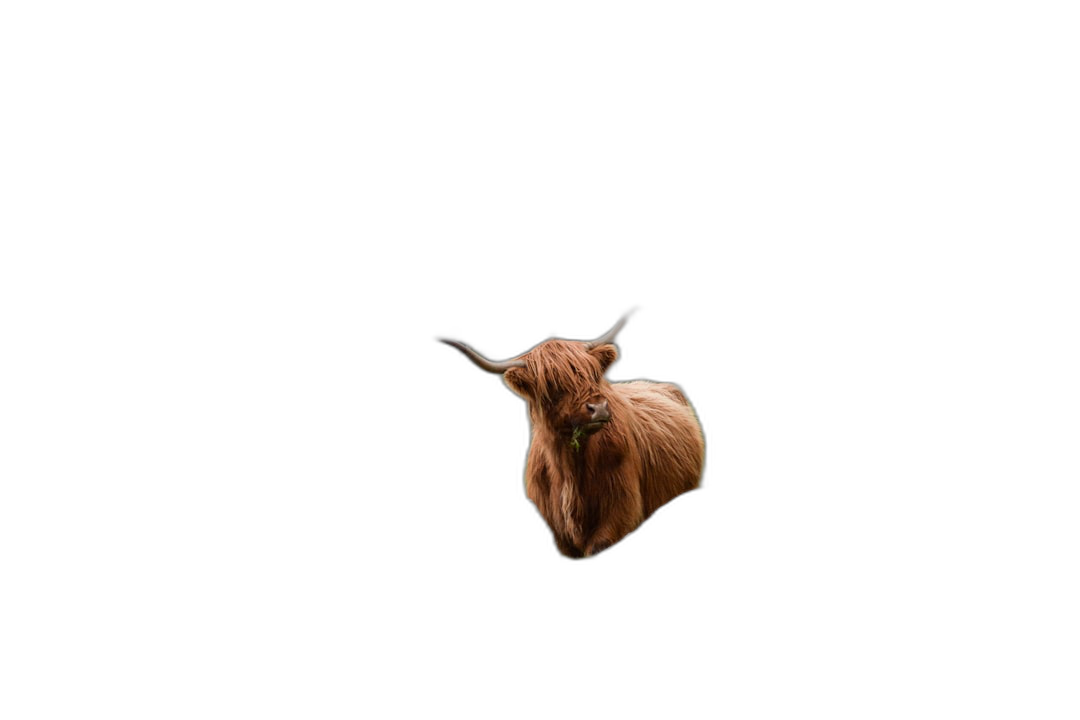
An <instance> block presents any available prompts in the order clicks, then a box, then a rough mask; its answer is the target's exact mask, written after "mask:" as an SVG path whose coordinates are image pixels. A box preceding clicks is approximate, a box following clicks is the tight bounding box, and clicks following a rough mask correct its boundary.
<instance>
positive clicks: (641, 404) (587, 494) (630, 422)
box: [451, 339, 705, 558]
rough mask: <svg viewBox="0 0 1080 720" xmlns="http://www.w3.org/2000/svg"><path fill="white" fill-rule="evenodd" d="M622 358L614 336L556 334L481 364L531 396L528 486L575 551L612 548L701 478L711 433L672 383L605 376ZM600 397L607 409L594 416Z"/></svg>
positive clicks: (561, 544) (561, 543) (558, 539)
mask: <svg viewBox="0 0 1080 720" xmlns="http://www.w3.org/2000/svg"><path fill="white" fill-rule="evenodd" d="M451 344H455V345H456V346H458V347H459V349H462V350H463V352H466V353H467V354H468V353H469V352H472V351H471V349H463V348H461V345H460V344H458V343H451ZM466 348H467V346H466ZM616 357H618V352H617V350H616V349H615V346H614V345H613V344H611V343H602V344H599V345H594V344H592V343H584V342H576V341H569V340H558V339H553V340H548V341H546V342H544V343H541V344H540V345H537V346H536V347H535V348H533V349H532V350H530V351H529V352H527V353H525V354H524V355H520V356H518V358H516V360H517V361H518V362H516V363H513V362H508V363H506V364H515V365H518V366H515V367H509V368H508V369H505V370H503V369H501V368H500V369H492V368H490V367H487V368H485V369H489V370H492V371H493V372H503V377H504V379H505V381H506V384H507V385H509V386H510V388H511V389H512V390H513V391H514V392H516V393H517V394H519V395H521V396H522V397H523V398H525V400H526V401H527V402H528V404H529V417H530V420H531V423H532V443H531V445H530V447H529V457H528V462H527V465H526V468H525V491H526V494H527V495H528V497H529V499H531V500H532V501H533V502H534V503H536V507H537V508H539V510H540V514H541V515H542V516H543V517H544V520H546V521H547V523H548V525H549V526H550V527H551V531H552V533H554V535H555V544H556V545H557V546H558V548H559V551H560V552H562V553H563V554H564V555H567V556H569V557H574V558H578V557H583V556H586V557H587V556H590V555H595V554H596V553H598V552H600V551H602V550H604V549H606V548H608V547H610V546H611V545H613V544H614V543H616V542H618V541H619V540H621V539H622V538H623V537H625V536H626V534H627V533H629V532H631V531H633V530H634V529H635V528H637V526H638V525H640V524H641V523H642V522H643V521H644V520H645V519H646V518H648V517H649V516H650V515H651V514H652V513H653V512H654V511H655V510H656V509H657V508H658V507H660V506H661V505H663V504H664V503H666V502H668V501H669V500H671V499H672V498H674V497H675V496H677V495H680V494H682V493H684V492H686V491H687V490H693V489H694V488H696V487H698V485H699V483H700V481H701V472H702V467H703V465H704V462H705V442H704V439H703V437H702V433H701V426H700V425H699V424H698V420H697V417H696V416H695V414H694V411H693V409H691V407H690V404H689V402H688V401H687V400H686V397H685V396H684V395H683V394H682V392H681V391H680V390H679V389H678V388H677V387H675V386H674V385H670V384H667V383H657V382H649V381H644V380H636V381H633V382H619V383H611V382H609V381H608V380H607V379H605V378H604V373H605V372H606V371H607V369H608V367H609V366H610V365H611V363H613V362H614V361H615V359H616ZM478 364H479V363H478ZM482 367H483V366H482ZM604 401H606V402H607V411H608V413H609V418H608V419H607V420H606V421H602V422H596V421H595V420H596V417H597V411H596V410H595V408H596V407H597V406H598V405H600V404H602V403H603V402H604ZM602 412H603V411H600V413H602Z"/></svg>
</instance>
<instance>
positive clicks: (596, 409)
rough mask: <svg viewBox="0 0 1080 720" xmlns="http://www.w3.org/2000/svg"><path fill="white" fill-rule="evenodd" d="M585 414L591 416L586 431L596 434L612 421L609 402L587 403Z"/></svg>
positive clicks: (585, 427)
mask: <svg viewBox="0 0 1080 720" xmlns="http://www.w3.org/2000/svg"><path fill="white" fill-rule="evenodd" d="M585 412H586V413H587V414H588V416H589V421H588V422H587V423H585V425H584V429H585V430H586V431H588V432H596V431H597V430H599V429H600V428H602V427H604V425H605V424H607V423H608V422H609V421H610V420H611V412H610V411H609V410H608V404H607V400H599V401H597V402H595V403H585Z"/></svg>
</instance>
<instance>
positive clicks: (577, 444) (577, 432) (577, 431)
mask: <svg viewBox="0 0 1080 720" xmlns="http://www.w3.org/2000/svg"><path fill="white" fill-rule="evenodd" d="M584 434H585V433H584V432H583V431H582V429H581V428H580V427H576V426H575V427H574V435H573V437H571V438H570V447H571V448H573V450H574V452H577V451H578V450H580V449H581V440H579V438H580V437H581V436H582V435H584Z"/></svg>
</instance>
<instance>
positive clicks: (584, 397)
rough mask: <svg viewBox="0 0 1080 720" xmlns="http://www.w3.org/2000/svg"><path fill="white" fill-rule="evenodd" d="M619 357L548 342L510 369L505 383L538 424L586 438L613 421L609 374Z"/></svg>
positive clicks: (609, 348)
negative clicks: (525, 402) (520, 364)
mask: <svg viewBox="0 0 1080 720" xmlns="http://www.w3.org/2000/svg"><path fill="white" fill-rule="evenodd" d="M617 357H618V351H617V350H616V349H615V346H614V345H611V344H608V343H605V344H603V345H599V346H596V347H590V346H589V345H588V344H587V343H582V342H572V341H567V340H548V341H547V342H545V343H542V344H540V345H538V346H536V347H535V348H533V349H532V350H530V351H529V352H528V353H526V354H525V355H522V356H521V357H520V358H519V360H522V361H524V364H523V366H520V367H512V368H509V369H508V370H507V371H506V372H505V374H504V376H503V377H504V378H505V380H506V384H507V385H508V386H509V387H510V389H511V390H513V391H514V392H516V393H517V394H518V395H521V396H522V397H523V398H525V400H527V401H528V403H529V407H530V409H531V411H532V413H533V416H534V418H535V419H536V420H537V421H538V422H542V423H544V424H545V425H546V426H547V427H548V428H549V429H551V430H552V431H554V432H557V433H559V434H564V435H570V436H573V437H574V438H581V437H587V436H589V435H592V434H593V433H595V432H597V431H599V430H601V429H602V428H603V427H604V426H605V425H606V424H607V423H608V422H610V421H611V419H612V416H611V408H610V407H609V406H608V399H607V397H606V391H607V381H606V380H605V379H604V373H605V372H606V371H607V369H608V367H609V366H610V365H611V363H613V362H614V361H615V359H616V358H617Z"/></svg>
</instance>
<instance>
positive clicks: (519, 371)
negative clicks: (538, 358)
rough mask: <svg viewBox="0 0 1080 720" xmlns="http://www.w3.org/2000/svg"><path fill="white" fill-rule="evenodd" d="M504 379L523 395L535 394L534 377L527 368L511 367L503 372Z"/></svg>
mask: <svg viewBox="0 0 1080 720" xmlns="http://www.w3.org/2000/svg"><path fill="white" fill-rule="evenodd" d="M503 381H504V382H505V383H506V384H507V385H509V386H510V389H511V390H513V391H514V392H516V393H517V394H518V395H521V396H522V397H526V398H531V397H533V396H534V395H535V392H534V388H533V382H532V377H531V376H530V375H529V373H528V372H527V371H526V370H525V368H519V367H513V368H510V369H509V370H507V371H506V372H504V373H503Z"/></svg>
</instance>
